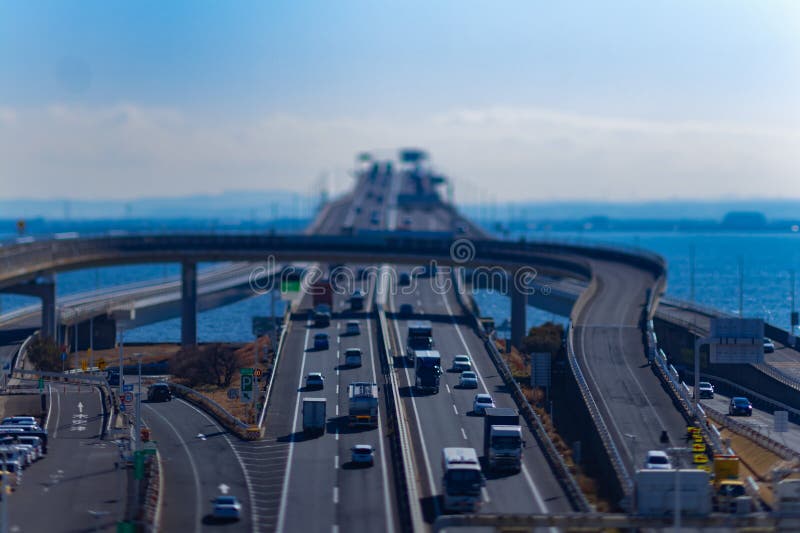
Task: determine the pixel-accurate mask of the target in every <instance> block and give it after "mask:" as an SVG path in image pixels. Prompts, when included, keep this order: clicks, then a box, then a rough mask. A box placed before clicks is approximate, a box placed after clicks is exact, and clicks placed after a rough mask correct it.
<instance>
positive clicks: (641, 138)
mask: <svg viewBox="0 0 800 533" xmlns="http://www.w3.org/2000/svg"><path fill="white" fill-rule="evenodd" d="M798 141H800V134H799V133H798V131H797V130H792V129H779V128H766V127H762V126H759V125H749V124H727V123H712V122H699V121H697V122H691V121H689V122H686V121H684V122H669V121H648V120H642V119H632V118H620V117H601V116H590V115H582V114H577V113H565V112H561V111H555V110H549V109H538V108H527V107H526V108H514V107H490V108H481V109H457V110H451V111H447V112H444V113H441V114H438V115H435V116H428V117H410V116H408V117H378V116H367V117H338V118H312V117H306V116H300V115H292V114H272V115H268V116H262V117H249V118H243V119H237V120H234V119H231V120H227V121H224V120H222V121H221V120H215V119H211V118H208V117H203V116H197V115H195V114H189V113H186V112H180V111H177V110H175V109H169V108H156V107H146V106H140V105H136V104H119V105H112V106H105V107H80V106H68V105H56V106H50V107H46V108H38V109H13V108H0V158H1V159H2V161H3V164H2V167H0V196H2V197H6V198H13V197H39V198H42V197H62V196H64V197H80V198H102V197H114V198H126V197H138V196H155V195H170V196H173V195H182V194H190V193H215V192H220V191H222V190H231V189H274V188H282V189H287V188H288V189H295V190H298V191H302V192H307V191H308V190H309V189H311V188H312V187H314V184H315V183H317V182H318V177H319V175H320V173H321V172H324V171H326V170H330V169H332V168H333V169H346V168H348V167H349V166H350V165H351V162H352V161H353V156H354V155H355V154H356V153H357V152H359V151H362V150H365V149H370V148H375V147H382V148H395V147H399V146H409V145H411V146H421V147H425V148H427V149H428V150H429V151H430V152H431V154H432V157H433V160H434V162H435V163H436V164H437V167H438V168H440V169H441V170H442V171H443V172H445V173H446V174H448V175H450V176H453V177H454V181H455V183H456V189H457V197H459V198H461V199H463V200H470V199H477V198H478V197H485V196H486V195H487V194H489V195H493V196H494V197H495V198H496V199H498V200H515V199H566V198H582V199H613V200H623V201H624V200H637V199H651V198H672V197H683V198H711V197H720V196H726V197H731V196H737V197H748V196H758V197H764V196H784V197H785V196H791V197H800V179H797V177H798V176H797V174H798V169H799V168H800V165H798V162H800V158H799V157H800V156H798V155H797V154H798V151H797V147H798V146H799V145H800V144H799V143H798ZM345 184H346V183H343V180H342V182H340V185H341V186H344V185H345ZM471 195H472V196H474V198H471V197H470V196H471Z"/></svg>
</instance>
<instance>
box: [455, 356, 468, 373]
mask: <svg viewBox="0 0 800 533" xmlns="http://www.w3.org/2000/svg"><path fill="white" fill-rule="evenodd" d="M450 370H452V371H453V372H464V371H465V370H472V361H471V360H470V358H469V356H468V355H457V356H455V357H454V358H453V366H452V367H451V368H450Z"/></svg>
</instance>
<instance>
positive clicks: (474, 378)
mask: <svg viewBox="0 0 800 533" xmlns="http://www.w3.org/2000/svg"><path fill="white" fill-rule="evenodd" d="M458 386H459V387H461V388H462V389H477V388H478V375H477V374H476V373H475V372H472V371H471V370H467V371H466V372H462V373H461V378H460V379H459V380H458Z"/></svg>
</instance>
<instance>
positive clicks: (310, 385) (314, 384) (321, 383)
mask: <svg viewBox="0 0 800 533" xmlns="http://www.w3.org/2000/svg"><path fill="white" fill-rule="evenodd" d="M324 387H325V378H324V377H323V376H322V372H309V373H308V375H307V376H306V390H314V389H316V390H319V389H322V388H324Z"/></svg>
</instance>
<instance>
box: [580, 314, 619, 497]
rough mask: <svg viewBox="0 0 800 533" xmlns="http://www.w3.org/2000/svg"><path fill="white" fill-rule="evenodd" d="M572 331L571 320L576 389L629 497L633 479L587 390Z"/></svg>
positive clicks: (592, 397) (589, 391)
mask: <svg viewBox="0 0 800 533" xmlns="http://www.w3.org/2000/svg"><path fill="white" fill-rule="evenodd" d="M573 332H574V331H573V326H572V322H570V324H569V329H568V332H567V360H568V361H569V366H570V369H571V370H572V373H573V375H574V376H575V381H576V382H577V383H578V389H579V390H580V392H581V397H582V398H583V401H584V403H585V404H586V407H587V408H588V409H589V415H590V416H591V418H592V422H594V426H595V429H597V433H598V435H599V436H600V440H601V441H602V442H603V446H605V448H606V452H607V453H608V456H609V459H610V460H611V466H612V467H613V469H614V472H616V474H617V478H618V479H619V480H620V484H621V486H622V490H623V492H624V493H625V495H626V496H627V497H628V498H631V497H632V496H633V479H632V478H631V476H630V474H629V473H628V469H627V468H626V467H625V463H624V462H623V460H622V456H621V455H620V453H619V450H618V449H617V445H616V444H614V439H612V438H611V432H610V431H609V430H608V426H606V422H605V420H604V419H603V415H602V414H600V408H599V407H597V402H595V400H594V396H593V395H592V391H591V390H589V384H588V383H587V381H586V378H585V377H584V375H583V371H582V370H581V366H580V364H579V363H578V358H577V356H576V355H575V347H574V346H573Z"/></svg>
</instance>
